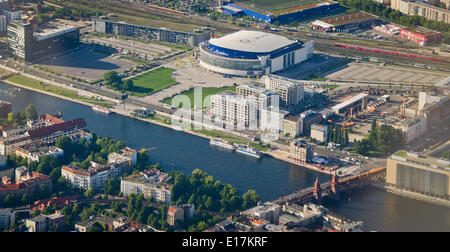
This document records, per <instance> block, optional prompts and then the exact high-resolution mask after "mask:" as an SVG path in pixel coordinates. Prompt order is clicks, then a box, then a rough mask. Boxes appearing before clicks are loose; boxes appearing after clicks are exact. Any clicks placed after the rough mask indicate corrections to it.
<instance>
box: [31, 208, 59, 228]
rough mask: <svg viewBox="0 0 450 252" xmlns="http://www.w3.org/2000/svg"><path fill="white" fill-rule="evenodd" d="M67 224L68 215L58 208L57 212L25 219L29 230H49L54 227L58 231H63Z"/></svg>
mask: <svg viewBox="0 0 450 252" xmlns="http://www.w3.org/2000/svg"><path fill="white" fill-rule="evenodd" d="M65 225H66V217H65V216H64V215H63V214H62V212H61V211H59V210H56V211H55V213H53V214H50V215H43V214H40V215H38V216H36V217H34V218H31V219H26V220H25V226H26V227H27V228H28V231H29V232H47V231H48V230H49V229H50V228H52V227H53V228H55V230H56V231H62V230H64V228H65Z"/></svg>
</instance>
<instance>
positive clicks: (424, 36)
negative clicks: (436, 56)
mask: <svg viewBox="0 0 450 252" xmlns="http://www.w3.org/2000/svg"><path fill="white" fill-rule="evenodd" d="M400 37H401V38H402V39H404V40H407V41H410V42H413V43H416V44H419V45H423V46H425V45H429V44H436V43H439V42H441V39H442V34H441V33H440V32H436V31H433V30H430V29H427V28H425V27H415V28H411V29H408V30H406V29H402V30H401V31H400Z"/></svg>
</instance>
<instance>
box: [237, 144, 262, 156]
mask: <svg viewBox="0 0 450 252" xmlns="http://www.w3.org/2000/svg"><path fill="white" fill-rule="evenodd" d="M236 152H239V153H242V154H245V155H248V156H251V157H254V158H260V157H261V156H262V153H261V151H260V150H258V149H256V148H252V147H249V146H247V145H238V146H237V148H236Z"/></svg>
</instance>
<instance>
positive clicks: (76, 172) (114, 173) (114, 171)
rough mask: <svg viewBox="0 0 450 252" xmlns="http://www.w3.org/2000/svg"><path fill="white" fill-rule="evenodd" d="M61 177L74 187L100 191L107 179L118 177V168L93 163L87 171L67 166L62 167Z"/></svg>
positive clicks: (111, 165)
mask: <svg viewBox="0 0 450 252" xmlns="http://www.w3.org/2000/svg"><path fill="white" fill-rule="evenodd" d="M61 176H62V177H64V178H65V179H66V180H67V181H68V182H69V183H70V184H71V185H72V186H74V187H78V188H83V189H85V190H87V189H91V188H92V189H93V190H94V191H102V190H103V187H104V185H105V183H106V180H107V179H109V178H118V177H119V176H120V168H119V167H117V166H115V165H114V164H109V165H100V164H97V163H94V162H92V163H91V167H89V169H88V170H83V169H80V168H78V167H76V166H74V165H68V166H63V167H62V169H61Z"/></svg>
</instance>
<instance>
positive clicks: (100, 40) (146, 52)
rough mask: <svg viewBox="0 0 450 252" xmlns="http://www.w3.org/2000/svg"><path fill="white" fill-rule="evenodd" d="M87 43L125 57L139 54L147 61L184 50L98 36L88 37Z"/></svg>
mask: <svg viewBox="0 0 450 252" xmlns="http://www.w3.org/2000/svg"><path fill="white" fill-rule="evenodd" d="M85 39H86V41H88V42H94V43H96V44H102V45H107V46H110V47H113V48H116V49H118V50H119V51H121V52H122V54H123V55H128V54H131V53H135V54H138V55H140V56H142V57H141V58H143V59H146V60H152V59H154V58H161V57H166V56H170V55H173V54H176V53H179V52H182V50H179V49H176V48H170V47H166V46H163V45H159V44H155V43H140V42H137V41H133V40H123V39H117V38H108V37H96V36H90V35H87V36H86V38H85Z"/></svg>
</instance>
